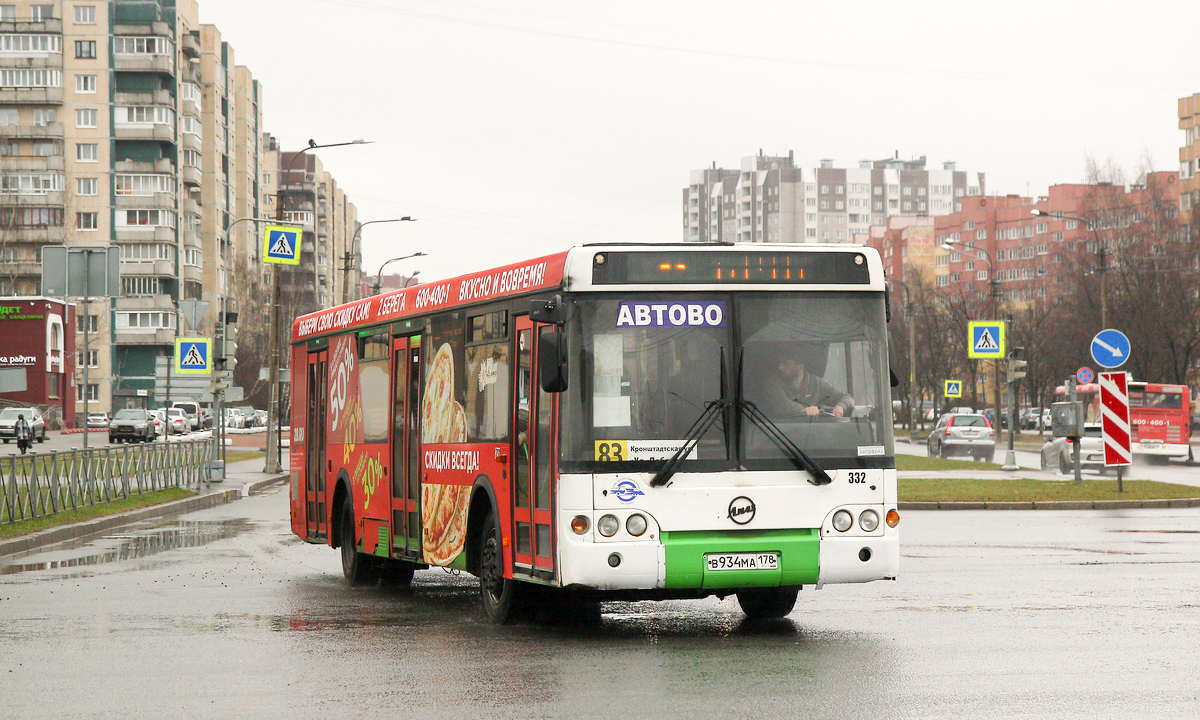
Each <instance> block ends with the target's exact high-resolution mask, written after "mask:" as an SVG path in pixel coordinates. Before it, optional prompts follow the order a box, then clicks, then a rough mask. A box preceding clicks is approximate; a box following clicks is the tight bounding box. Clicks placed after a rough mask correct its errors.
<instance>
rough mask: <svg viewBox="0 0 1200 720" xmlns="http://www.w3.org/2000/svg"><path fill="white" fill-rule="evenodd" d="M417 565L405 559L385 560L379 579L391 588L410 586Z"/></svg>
mask: <svg viewBox="0 0 1200 720" xmlns="http://www.w3.org/2000/svg"><path fill="white" fill-rule="evenodd" d="M416 570H417V566H416V565H413V564H412V563H410V562H407V561H405V560H384V561H383V567H382V568H381V569H380V573H379V580H380V582H382V583H383V584H384V585H386V586H387V587H390V588H402V587H408V586H409V585H411V584H412V579H413V573H414V572H416Z"/></svg>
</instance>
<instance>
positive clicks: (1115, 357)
mask: <svg viewBox="0 0 1200 720" xmlns="http://www.w3.org/2000/svg"><path fill="white" fill-rule="evenodd" d="M1130 349H1131V348H1130V345H1129V338H1127V337H1125V333H1123V332H1121V331H1120V330H1113V329H1111V328H1109V329H1108V330H1101V331H1100V332H1098V333H1096V337H1094V338H1092V359H1093V360H1095V361H1096V364H1097V365H1099V366H1100V367H1106V368H1115V367H1121V366H1122V365H1124V364H1125V361H1126V360H1128V359H1129V351H1130Z"/></svg>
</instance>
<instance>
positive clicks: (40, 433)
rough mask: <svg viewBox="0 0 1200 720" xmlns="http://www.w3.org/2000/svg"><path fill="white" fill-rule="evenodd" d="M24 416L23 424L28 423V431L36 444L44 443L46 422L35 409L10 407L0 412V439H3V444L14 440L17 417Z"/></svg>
mask: <svg viewBox="0 0 1200 720" xmlns="http://www.w3.org/2000/svg"><path fill="white" fill-rule="evenodd" d="M20 415H24V416H25V422H27V423H29V431H30V433H31V434H32V437H33V439H35V440H37V441H38V442H43V443H44V442H46V420H45V419H44V418H43V417H42V414H41V413H40V412H38V411H37V409H36V408H31V407H15V408H14V407H10V408H4V410H0V438H4V442H5V444H8V441H9V440H14V439H16V437H17V417H18V416H20Z"/></svg>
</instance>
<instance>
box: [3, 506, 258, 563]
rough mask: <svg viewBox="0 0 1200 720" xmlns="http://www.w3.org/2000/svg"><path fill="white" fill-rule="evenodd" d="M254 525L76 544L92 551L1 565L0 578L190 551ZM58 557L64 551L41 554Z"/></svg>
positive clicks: (198, 525)
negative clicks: (168, 552) (189, 549)
mask: <svg viewBox="0 0 1200 720" xmlns="http://www.w3.org/2000/svg"><path fill="white" fill-rule="evenodd" d="M253 527H254V523H252V522H249V521H247V520H241V519H239V520H223V521H221V522H179V523H175V524H172V525H171V526H170V527H163V528H156V529H153V530H145V531H139V532H136V533H131V534H128V535H110V536H107V537H105V538H101V539H94V538H93V539H92V540H89V541H86V542H83V543H78V544H75V545H74V546H73V547H72V549H76V550H88V551H91V552H89V553H88V554H86V555H77V556H74V557H66V558H59V559H54V560H43V561H41V562H26V563H3V564H0V575H15V574H17V573H23V572H33V571H37V570H57V569H60V568H75V567H86V566H90V565H102V564H105V563H115V562H121V561H123V560H136V559H139V558H145V557H149V556H151V555H156V554H158V553H161V552H165V551H167V550H177V549H180V548H193V547H200V546H202V545H207V544H209V543H212V542H216V541H217V540H226V539H229V538H232V537H236V536H237V535H240V534H242V533H244V532H246V531H248V530H250V529H251V528H253ZM104 542H108V543H114V542H115V543H116V546H115V547H109V548H98V547H96V546H97V545H98V544H100V543H104ZM40 554H53V555H61V554H63V551H57V552H51V553H40Z"/></svg>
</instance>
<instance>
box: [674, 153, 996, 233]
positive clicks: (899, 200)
mask: <svg viewBox="0 0 1200 720" xmlns="http://www.w3.org/2000/svg"><path fill="white" fill-rule="evenodd" d="M986 191H987V188H986V184H985V177H984V174H983V173H977V174H975V175H974V176H972V174H971V173H968V172H966V171H963V170H958V169H957V168H956V165H955V163H953V162H946V163H943V165H942V167H941V169H929V168H927V166H926V158H925V157H924V156H921V157H920V158H918V159H915V160H901V159H899V157H895V158H889V159H885V160H863V161H860V162H859V164H858V167H853V168H848V167H836V166H835V165H834V161H833V160H830V159H826V160H822V161H821V162H820V165H819V166H818V167H816V168H801V167H798V166H797V165H796V163H795V157H794V153H791V152H789V153H788V155H787V156H768V155H764V154H763V152H762V151H761V150H760V151H759V154H758V155H755V156H751V157H746V158H743V159H742V162H741V167H740V168H739V169H738V170H729V169H724V168H718V167H716V164H715V163H714V165H713V167H711V168H707V169H704V170H695V171H692V173H691V175H690V178H689V184H688V187H686V188H684V190H683V240H684V242H748V243H753V242H779V243H800V242H829V243H839V242H840V243H847V242H853V241H854V237H855V236H856V235H862V236H864V237H865V236H866V235H867V234H868V232H869V229H870V227H871V226H872V225H883V224H885V222H886V220H887V218H889V217H897V216H904V217H925V216H930V217H932V216H939V215H946V214H948V213H952V212H955V211H957V210H959V209H961V202H962V199H963V198H964V197H967V196H969V195H980V194H983V193H985V192H986Z"/></svg>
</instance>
